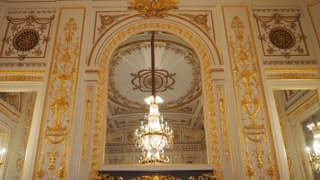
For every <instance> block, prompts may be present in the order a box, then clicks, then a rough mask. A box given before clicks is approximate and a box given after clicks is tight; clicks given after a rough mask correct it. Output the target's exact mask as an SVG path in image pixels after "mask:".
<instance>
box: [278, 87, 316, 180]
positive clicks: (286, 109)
mask: <svg viewBox="0 0 320 180" xmlns="http://www.w3.org/2000/svg"><path fill="white" fill-rule="evenodd" d="M274 96H275V100H276V103H277V111H278V115H279V116H278V117H279V120H280V125H281V131H282V136H283V139H284V144H285V148H286V153H287V160H288V166H289V171H290V176H291V179H320V161H319V160H320V102H319V97H318V94H317V91H316V90H308V89H303V90H291V89H287V90H275V91H274Z"/></svg>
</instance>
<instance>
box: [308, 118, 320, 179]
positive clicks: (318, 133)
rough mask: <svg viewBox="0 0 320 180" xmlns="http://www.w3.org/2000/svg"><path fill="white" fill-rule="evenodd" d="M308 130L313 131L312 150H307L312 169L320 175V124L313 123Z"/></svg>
mask: <svg viewBox="0 0 320 180" xmlns="http://www.w3.org/2000/svg"><path fill="white" fill-rule="evenodd" d="M307 128H308V129H309V130H310V131H312V134H313V143H312V148H310V147H307V148H306V150H307V152H308V155H309V161H310V164H311V167H312V169H313V170H314V171H315V172H317V173H320V122H316V121H315V122H311V123H310V124H308V125H307Z"/></svg>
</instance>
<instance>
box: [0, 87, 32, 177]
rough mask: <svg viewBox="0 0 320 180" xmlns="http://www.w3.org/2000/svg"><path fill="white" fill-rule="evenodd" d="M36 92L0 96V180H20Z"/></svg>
mask: <svg viewBox="0 0 320 180" xmlns="http://www.w3.org/2000/svg"><path fill="white" fill-rule="evenodd" d="M35 99H36V92H0V177H1V179H20V178H22V171H23V164H24V159H25V155H26V154H25V152H26V148H27V143H28V138H29V132H30V126H31V121H32V116H33V110H34V105H35Z"/></svg>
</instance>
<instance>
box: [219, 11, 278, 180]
mask: <svg viewBox="0 0 320 180" xmlns="http://www.w3.org/2000/svg"><path fill="white" fill-rule="evenodd" d="M222 10H223V15H224V24H225V28H226V34H227V39H228V47H229V56H230V64H231V67H230V68H231V72H232V79H233V87H234V89H233V92H234V95H235V101H236V103H235V106H236V109H237V112H238V113H237V117H238V124H239V125H238V126H239V131H240V134H241V136H240V141H241V152H242V161H243V168H244V169H243V171H244V172H245V175H246V176H247V178H250V179H260V178H262V177H264V178H266V179H268V178H270V179H272V178H276V177H277V175H278V169H277V164H276V163H277V162H276V158H275V152H274V147H273V140H272V134H271V128H270V120H269V117H268V112H267V109H266V107H267V106H266V103H265V97H264V96H265V94H264V91H263V84H262V81H261V75H260V67H259V62H258V59H257V53H256V46H255V44H254V41H253V35H252V26H251V21H250V18H249V12H248V8H247V7H246V6H238V7H237V6H225V7H223V9H222Z"/></svg>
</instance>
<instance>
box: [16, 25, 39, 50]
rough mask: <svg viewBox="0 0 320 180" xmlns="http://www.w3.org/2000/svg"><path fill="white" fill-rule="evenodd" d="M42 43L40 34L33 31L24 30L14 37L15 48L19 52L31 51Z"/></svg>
mask: <svg viewBox="0 0 320 180" xmlns="http://www.w3.org/2000/svg"><path fill="white" fill-rule="evenodd" d="M39 41H40V36H39V33H38V32H37V31H35V30H33V29H23V30H21V31H19V32H18V33H17V34H16V35H15V36H14V37H13V47H14V48H15V49H16V50H18V51H29V50H31V49H33V48H34V47H35V46H36V45H37V44H38V43H39Z"/></svg>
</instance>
